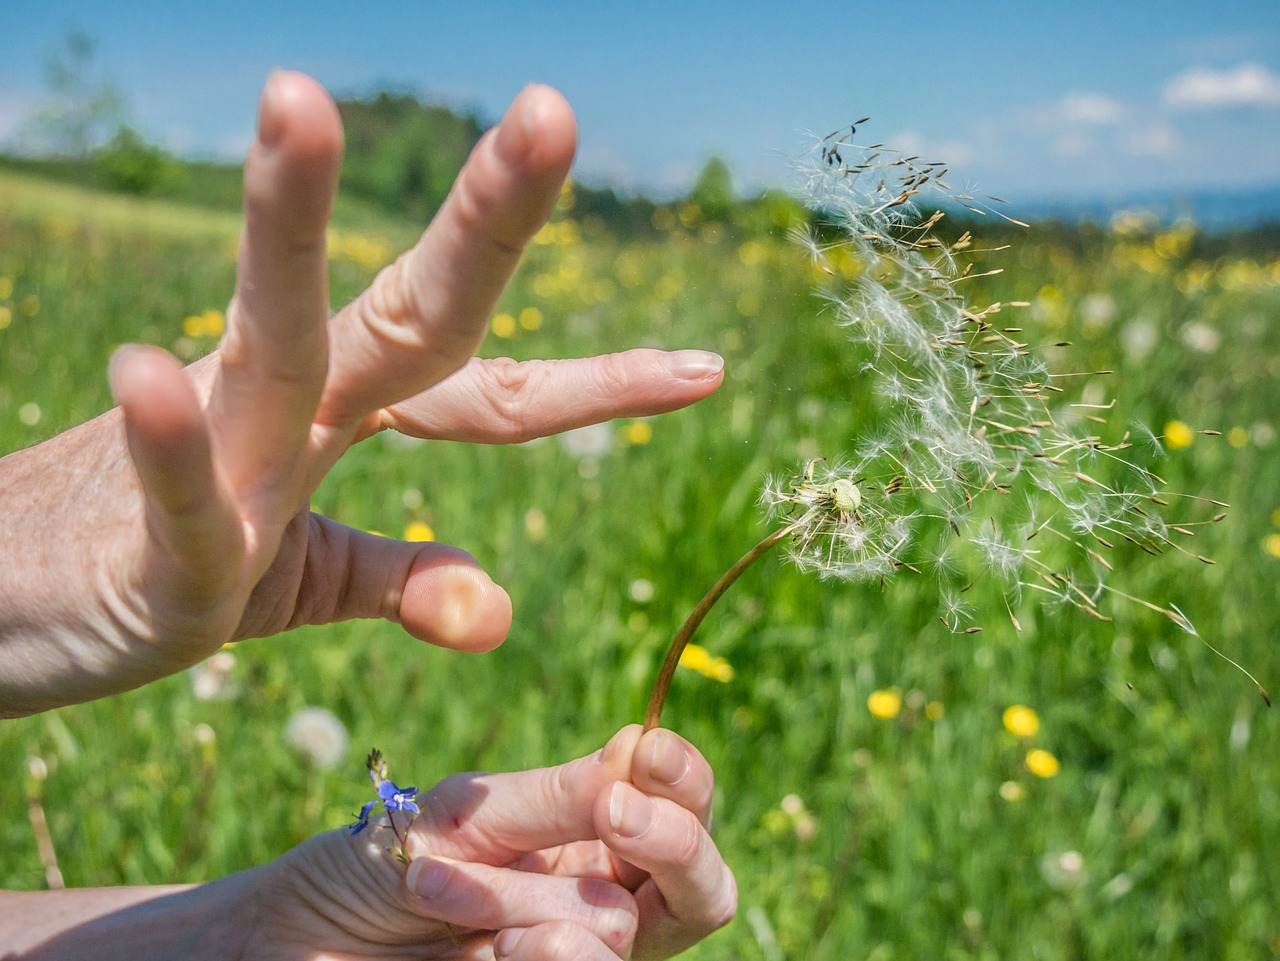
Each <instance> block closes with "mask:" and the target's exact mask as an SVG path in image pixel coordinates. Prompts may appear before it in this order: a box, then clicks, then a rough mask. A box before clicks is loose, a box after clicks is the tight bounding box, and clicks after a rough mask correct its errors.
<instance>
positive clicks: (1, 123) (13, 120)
mask: <svg viewBox="0 0 1280 961" xmlns="http://www.w3.org/2000/svg"><path fill="white" fill-rule="evenodd" d="M36 106H37V104H36V102H35V101H34V100H30V99H26V98H23V97H15V96H0V143H3V144H13V143H16V142H17V141H19V140H21V138H22V134H23V133H24V132H25V130H24V128H25V127H26V126H27V123H28V121H29V120H30V119H31V115H32V113H33V111H34V110H35V109H36Z"/></svg>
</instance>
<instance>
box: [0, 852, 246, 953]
mask: <svg viewBox="0 0 1280 961" xmlns="http://www.w3.org/2000/svg"><path fill="white" fill-rule="evenodd" d="M258 870H259V869H255V870H252V871H244V872H241V873H239V874H233V875H231V876H229V877H226V878H222V879H220V880H218V881H214V882H210V883H208V884H201V885H193V886H190V887H185V886H157V887H144V888H139V887H131V888H87V889H71V890H66V891H45V892H24V893H21V894H7V895H4V896H3V902H2V903H4V904H5V906H6V908H11V909H12V914H13V916H14V917H19V916H20V917H21V918H22V919H23V920H22V924H21V927H20V929H19V930H17V931H14V932H11V936H10V937H4V938H0V956H3V957H4V958H6V959H8V958H12V959H15V961H17V959H21V961H70V959H77V961H80V959H83V961H117V959H119V961H124V959H128V961H152V959H155V961H160V959H167V958H174V957H181V958H184V959H188V961H204V959H206V958H207V959H209V961H213V959H220V961H227V959H233V961H234V959H241V958H244V957H245V954H244V950H243V949H244V946H245V943H246V942H247V939H248V935H247V932H249V931H250V930H251V929H252V928H253V923H252V919H253V916H254V913H255V898H254V893H253V892H254V890H255V888H256V880H257V878H256V876H257V873H258ZM6 913H8V912H6Z"/></svg>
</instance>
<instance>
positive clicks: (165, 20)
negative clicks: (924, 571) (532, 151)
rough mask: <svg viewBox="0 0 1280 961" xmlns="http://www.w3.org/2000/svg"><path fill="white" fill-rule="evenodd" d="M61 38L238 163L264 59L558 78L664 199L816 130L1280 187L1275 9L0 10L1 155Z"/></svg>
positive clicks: (603, 160)
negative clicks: (701, 172)
mask: <svg viewBox="0 0 1280 961" xmlns="http://www.w3.org/2000/svg"><path fill="white" fill-rule="evenodd" d="M69 27H75V28H79V29H81V30H84V31H86V32H87V33H88V34H90V35H91V36H92V37H93V38H94V39H95V40H96V42H97V54H96V61H97V64H98V67H99V69H100V70H101V71H102V73H103V74H104V75H106V76H109V77H110V78H112V79H113V80H114V81H115V83H116V84H117V85H118V86H119V87H120V88H121V89H122V90H123V92H124V93H125V94H126V95H127V97H128V100H129V104H130V107H131V110H132V114H133V116H134V118H135V120H136V122H137V123H138V125H139V126H140V127H141V128H142V129H143V130H144V131H145V132H146V133H148V134H149V135H150V136H152V137H154V138H156V139H158V140H161V141H162V142H165V143H167V144H168V145H170V146H171V147H173V148H175V149H177V150H179V151H180V152H185V153H196V154H203V155H210V154H216V155H219V156H224V157H238V156H239V155H241V154H242V153H243V151H244V149H245V147H246V145H247V142H248V138H249V136H250V134H251V130H252V123H253V117H254V109H255V104H256V98H257V93H258V90H259V88H260V87H261V84H262V81H263V79H264V78H265V76H266V75H267V73H268V72H269V71H270V70H271V69H272V68H274V67H289V68H293V69H299V70H303V71H306V72H308V73H310V74H312V75H313V76H315V77H317V78H318V79H319V80H320V81H321V82H323V83H324V84H325V85H326V86H328V87H329V88H330V89H331V90H333V91H334V92H335V93H337V94H339V95H342V94H365V93H370V92H372V91H374V90H376V89H377V88H378V87H379V86H380V85H390V86H394V87H396V88H397V89H408V90H412V91H415V92H419V93H421V94H422V95H424V96H426V97H428V98H432V99H436V100H439V101H443V102H446V103H449V104H452V105H455V106H459V107H463V108H468V109H473V110H476V111H477V112H479V113H480V114H481V115H482V116H484V117H487V118H494V117H496V116H498V115H500V113H501V111H502V109H503V107H504V106H505V104H506V103H507V102H508V101H509V100H510V99H511V97H512V96H513V95H514V94H515V93H516V92H517V91H518V90H519V89H520V87H521V86H522V85H524V84H525V83H527V82H529V81H535V80H536V81H541V82H545V83H550V84H553V85H555V86H557V87H558V88H559V89H560V90H562V91H563V92H564V93H565V95H566V96H567V97H568V98H569V100H570V102H571V103H573V104H574V107H575V109H576V110H577V112H578V118H579V125H580V129H581V135H582V146H581V149H580V152H579V157H578V165H577V171H576V173H577V175H578V176H579V177H580V178H582V179H584V180H587V181H591V182H596V183H599V182H605V181H608V182H612V183H615V184H618V185H621V186H624V187H628V188H632V189H642V190H646V191H649V192H651V193H656V194H659V195H661V194H664V193H669V192H672V191H676V190H680V189H683V188H685V187H687V185H688V184H689V182H690V181H691V179H692V177H693V176H694V174H695V173H696V171H697V170H698V169H699V168H700V167H701V165H702V164H703V163H704V162H705V161H706V159H707V158H708V157H709V156H711V155H713V154H719V155H721V156H724V157H726V158H727V159H728V160H729V161H730V163H731V165H732V167H733V169H734V171H735V175H736V177H737V180H738V183H739V185H740V186H744V187H749V186H757V185H760V184H765V183H779V184H783V183H785V182H786V178H787V166H786V158H787V157H788V156H792V155H795V154H796V153H798V152H800V151H802V150H803V149H804V148H805V146H806V145H807V141H806V139H805V138H806V134H809V133H815V132H816V133H818V134H819V135H820V134H824V133H826V132H828V131H829V130H831V129H833V128H835V127H837V126H839V125H841V124H844V123H848V122H850V121H851V120H855V119H857V118H859V117H862V116H865V115H870V116H871V117H872V123H871V124H870V125H868V127H867V128H866V134H867V136H868V137H870V138H874V139H875V140H882V141H885V142H887V143H889V144H890V145H892V146H896V147H900V148H902V149H904V150H906V151H908V152H911V153H920V154H928V159H930V160H933V159H938V160H945V161H947V162H948V163H949V164H950V165H951V167H952V171H953V176H952V178H949V179H960V180H962V182H965V183H970V184H973V185H976V186H977V187H980V188H982V189H984V190H987V191H990V192H994V193H998V194H1001V195H1002V196H1009V197H1010V199H1013V200H1016V199H1017V198H1018V197H1020V196H1021V197H1024V198H1028V199H1030V198H1034V197H1040V196H1044V195H1084V196H1089V195H1099V194H1105V193H1110V192H1133V191H1138V190H1143V189H1148V188H1150V189H1159V190H1167V189H1180V190H1181V189H1197V188H1215V187H1249V186H1257V185H1264V184H1265V185H1275V184H1277V183H1280V2H1277V0H1219V2H1216V3H1213V4H1210V3H1205V2H1203V0H1197V2H1194V3H1193V2H1189V0H1165V2H1163V3H1161V4H1159V5H1154V4H1147V3H1138V2H1128V3H1126V2H1118V0H1105V2H1101V0H1075V2H1070V3H1068V2H1065V0H1063V2H1058V3H1040V2H1036V0H1021V2H1014V0H1002V2H982V0H971V2H968V3H964V4H959V3H941V2H935V0H915V2H908V3H903V4H891V3H879V4H874V5H872V4H863V3H858V2H856V0H842V2H828V3H814V2H808V0H796V2H778V3H762V2H749V0H739V2H733V3H731V2H708V3H696V2H693V0H684V2H674V0H670V2H669V0H646V2H644V3H635V2H633V3H626V4H613V3H608V2H601V0H594V2H556V0H542V2H536V3H535V2H528V0H523V2H502V3H485V2H483V0H472V2H468V3H437V2H417V3H411V2H404V0H365V2H362V3H359V4H356V3H342V4H339V3H319V2H313V3H301V2H295V0H285V2H278V3H271V2H269V0H257V2H253V3H249V2H225V3H218V2H216V0H213V2H210V3H207V4H177V3H174V2H173V0H166V2H164V3H161V2H151V0H146V2H128V0H120V2H115V3H101V2H93V3H88V2H83V0H81V2H76V0H41V2H40V3H33V2H26V3H20V2H10V3H5V4H2V5H0V36H3V37H4V38H5V48H6V52H5V56H4V57H3V58H2V59H0V142H3V141H8V142H12V141H13V138H14V137H16V136H19V135H20V132H21V129H22V123H23V119H24V118H25V117H27V116H28V115H29V114H30V111H31V109H32V107H33V106H34V105H36V104H38V103H39V102H40V100H41V98H42V97H44V96H45V86H44V67H43V65H44V62H45V60H46V58H47V57H48V56H49V55H50V54H51V53H53V52H55V51H57V50H58V49H59V46H60V44H61V42H62V37H63V35H64V33H65V31H66V30H67V28H69Z"/></svg>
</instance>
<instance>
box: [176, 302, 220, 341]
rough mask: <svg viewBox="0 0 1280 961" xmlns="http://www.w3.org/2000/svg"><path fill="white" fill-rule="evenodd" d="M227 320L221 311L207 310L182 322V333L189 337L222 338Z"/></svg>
mask: <svg viewBox="0 0 1280 961" xmlns="http://www.w3.org/2000/svg"><path fill="white" fill-rule="evenodd" d="M226 326H227V318H226V317H225V316H224V315H223V313H222V311H220V310H212V309H210V310H206V311H204V312H203V313H199V314H192V315H191V316H190V317H187V318H186V319H184V320H183V321H182V332H183V333H184V334H186V335H187V336H188V337H221V336H222V332H223V331H224V330H225V329H226Z"/></svg>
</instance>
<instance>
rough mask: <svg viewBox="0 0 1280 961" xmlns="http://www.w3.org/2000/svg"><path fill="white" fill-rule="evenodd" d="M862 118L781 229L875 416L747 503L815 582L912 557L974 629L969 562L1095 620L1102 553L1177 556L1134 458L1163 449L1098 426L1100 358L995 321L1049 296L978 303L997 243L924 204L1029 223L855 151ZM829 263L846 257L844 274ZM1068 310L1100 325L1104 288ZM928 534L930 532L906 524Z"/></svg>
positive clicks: (957, 618) (803, 177)
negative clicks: (1086, 361)
mask: <svg viewBox="0 0 1280 961" xmlns="http://www.w3.org/2000/svg"><path fill="white" fill-rule="evenodd" d="M860 125H861V124H860V123H859V124H857V125H854V126H853V127H845V128H841V129H840V130H838V131H836V132H835V133H834V134H832V135H830V136H828V137H826V138H821V139H818V140H817V141H816V143H815V146H814V149H813V150H812V152H811V153H809V154H808V155H807V156H805V157H804V158H802V159H801V160H800V161H799V162H798V163H797V174H798V180H799V183H800V185H801V190H802V191H803V193H804V195H805V197H806V199H807V201H808V203H809V205H810V206H811V208H812V209H813V210H815V211H819V212H820V213H819V214H818V215H817V216H816V217H815V219H814V221H813V224H812V225H811V226H809V227H807V228H803V229H797V230H794V231H792V237H793V239H794V240H795V242H796V243H797V244H798V245H799V246H800V247H801V249H802V250H803V251H804V252H805V253H806V254H807V255H808V257H809V258H810V259H811V260H812V261H813V262H814V263H815V264H816V265H817V266H818V267H819V268H820V270H819V273H821V274H822V275H823V276H824V277H826V278H827V282H826V283H825V284H824V286H823V287H822V289H821V296H822V298H823V299H824V301H825V308H826V312H827V313H828V314H829V315H830V316H831V317H833V318H834V321H835V323H836V325H837V326H838V327H840V328H841V329H842V330H844V331H845V332H846V334H847V336H848V338H849V342H850V344H851V347H852V349H853V350H855V351H857V352H859V354H860V355H861V356H860V357H859V358H858V360H859V361H860V364H859V366H860V369H861V370H862V372H863V375H864V377H865V378H866V379H868V380H870V382H871V385H872V388H873V390H872V393H873V394H874V398H875V399H874V401H873V403H874V405H875V409H874V410H873V411H872V412H870V413H871V414H872V416H869V417H868V418H867V419H868V421H870V422H871V423H873V424H875V425H876V426H875V427H873V428H871V430H870V431H869V432H868V433H867V434H866V435H863V436H859V437H854V438H850V441H849V445H848V453H847V454H846V455H845V456H843V457H839V458H836V457H833V458H832V459H831V460H829V461H814V460H811V461H809V462H808V463H806V464H805V465H804V467H803V468H802V469H801V470H800V471H799V472H798V473H796V474H794V475H793V476H791V477H774V478H771V479H770V480H769V481H768V482H767V483H766V484H765V488H764V491H763V492H762V495H761V504H762V506H763V508H764V509H765V510H766V512H767V513H769V515H770V516H771V517H772V518H774V519H775V520H781V521H783V522H784V523H786V524H788V525H790V526H791V528H792V530H793V536H792V539H791V543H790V548H789V550H790V555H791V558H792V559H793V560H794V562H795V563H796V564H797V565H798V566H800V567H801V568H802V569H803V570H807V571H813V572H816V573H817V574H818V575H819V576H820V577H823V578H834V579H846V580H865V579H871V578H887V577H889V576H891V575H893V574H895V573H898V572H899V571H900V570H901V569H902V568H903V567H909V568H910V569H911V570H912V571H918V570H920V569H921V568H922V567H923V568H927V569H928V570H930V572H931V573H932V574H933V576H934V577H935V578H936V580H937V582H938V585H939V589H940V593H941V616H942V618H943V621H944V622H945V623H947V624H948V626H949V627H950V628H951V629H952V630H965V629H968V630H972V629H973V628H972V627H971V626H970V625H971V624H972V620H971V615H970V612H969V610H968V607H967V605H966V604H965V603H964V601H963V599H962V594H963V591H962V590H961V589H960V588H959V586H958V585H959V584H962V583H965V582H968V584H972V582H973V580H974V576H973V573H974V572H972V571H970V570H968V568H969V567H971V566H973V565H977V566H978V567H979V568H980V569H981V571H985V572H987V573H988V574H989V575H990V576H991V577H992V579H994V580H997V581H1000V582H1002V584H1001V589H1002V590H1003V591H1004V598H1005V601H1006V603H1008V599H1009V597H1010V596H1014V597H1021V596H1022V595H1023V593H1024V592H1027V591H1032V590H1034V592H1035V593H1036V594H1037V595H1038V596H1039V597H1040V598H1041V599H1042V600H1043V601H1044V602H1045V603H1047V604H1048V605H1049V606H1051V607H1053V606H1065V605H1073V606H1076V607H1078V608H1081V609H1082V610H1085V611H1086V612H1087V613H1089V614H1092V615H1096V616H1099V617H1104V618H1105V615H1103V614H1101V613H1100V611H1099V607H1100V602H1101V601H1102V600H1105V599H1109V598H1111V597H1118V596H1123V595H1121V594H1120V593H1119V592H1117V591H1111V590H1110V589H1109V588H1108V586H1107V585H1106V583H1105V581H1104V578H1105V577H1106V576H1107V575H1108V574H1110V573H1112V572H1113V571H1114V570H1115V569H1116V565H1114V564H1112V563H1110V562H1108V561H1107V560H1106V555H1108V554H1109V553H1111V552H1113V551H1116V550H1121V549H1124V550H1128V549H1129V548H1130V547H1133V546H1136V547H1137V548H1138V549H1139V550H1140V551H1142V552H1145V553H1147V554H1152V555H1158V554H1163V553H1175V551H1173V550H1170V548H1171V547H1173V546H1175V544H1176V542H1175V540H1174V538H1177V537H1180V536H1182V535H1180V534H1178V533H1177V531H1178V529H1179V528H1178V527H1177V526H1176V525H1177V524H1181V523H1183V522H1182V521H1181V520H1177V521H1174V522H1172V524H1171V522H1170V521H1169V520H1167V519H1166V517H1165V516H1164V514H1163V513H1162V511H1161V510H1160V507H1161V506H1163V505H1165V504H1167V503H1168V501H1167V499H1166V498H1164V497H1163V496H1161V495H1160V493H1159V492H1160V490H1161V489H1162V488H1163V486H1164V485H1163V481H1161V480H1159V478H1158V477H1157V476H1156V474H1155V473H1153V472H1152V471H1151V470H1149V469H1148V468H1146V467H1145V466H1143V465H1144V463H1146V461H1144V460H1143V458H1144V457H1147V458H1152V457H1155V456H1158V455H1160V454H1161V453H1162V447H1161V442H1160V439H1158V438H1157V437H1156V436H1155V435H1154V434H1153V433H1152V432H1151V431H1149V430H1147V429H1146V428H1141V427H1137V426H1131V425H1125V426H1123V427H1122V426H1120V425H1114V424H1112V423H1111V422H1110V420H1109V417H1110V415H1111V413H1112V411H1113V409H1114V402H1109V401H1108V400H1107V398H1106V385H1105V383H1104V381H1105V380H1106V378H1105V377H1104V376H1102V375H1103V374H1105V373H1106V372H1100V371H1071V370H1069V369H1068V370H1066V371H1065V372H1058V371H1057V370H1056V367H1057V366H1058V364H1060V363H1069V360H1064V358H1066V356H1067V355H1064V354H1062V353H1061V352H1060V351H1057V350H1056V349H1053V348H1058V347H1065V346H1068V345H1066V344H1064V343H1057V342H1053V343H1048V344H1042V343H1037V340H1038V337H1037V335H1034V334H1024V333H1023V332H1022V328H1021V327H1019V326H1018V322H1017V321H1016V320H1013V321H1012V322H1010V321H1006V320H1005V314H1006V311H1013V310H1014V309H1015V308H1031V309H1030V310H1029V311H1028V313H1029V314H1030V315H1031V316H1032V318H1033V320H1034V317H1035V313H1036V310H1039V311H1040V313H1041V314H1043V318H1042V320H1043V322H1044V323H1045V324H1046V325H1048V326H1050V327H1052V326H1053V325H1055V324H1059V323H1061V322H1063V321H1064V319H1065V315H1066V314H1065V298H1064V296H1063V293H1062V291H1061V290H1059V289H1058V288H1056V287H1053V286H1045V287H1042V288H1040V289H1039V290H1038V291H1033V292H1030V296H1026V299H1024V300H1018V301H1014V302H1010V303H1007V304H1001V303H992V302H984V301H981V300H978V299H977V297H978V296H979V294H977V293H975V292H976V291H980V290H982V285H981V284H973V283H971V281H974V280H976V279H978V278H982V277H989V276H991V275H993V274H996V273H999V271H1000V268H999V267H998V265H996V266H993V263H992V262H988V261H984V259H983V257H984V256H985V255H986V254H989V253H993V252H994V251H993V250H990V249H987V248H988V244H987V243H984V242H981V240H980V238H977V237H974V236H973V234H972V233H971V232H970V231H968V230H965V231H963V232H962V233H959V234H958V235H957V234H956V233H955V232H948V231H947V228H944V227H939V226H938V225H939V224H942V223H944V220H945V217H944V214H943V213H942V212H939V211H940V210H941V209H942V208H943V206H944V205H945V204H946V203H950V204H951V205H952V206H953V207H954V206H956V205H958V206H960V207H962V208H967V210H968V211H969V212H970V213H972V214H973V215H975V216H977V217H981V218H990V219H991V221H994V220H996V219H1001V220H1003V221H1006V222H1008V223H1011V224H1014V225H1017V226H1026V225H1025V224H1022V223H1021V222H1020V221H1017V220H1016V219H1014V218H1013V217H1011V216H1009V215H1008V214H1007V213H1006V212H1004V211H1003V210H1002V209H1001V207H1002V206H1003V204H1004V202H1003V201H1001V200H999V199H998V198H989V199H984V198H983V197H982V195H981V194H979V193H977V192H976V191H973V190H972V189H968V188H966V189H964V190H963V191H961V192H955V191H952V189H951V187H950V186H948V184H947V182H946V181H944V180H943V179H942V178H943V175H944V174H945V173H946V170H945V168H944V167H943V166H942V165H941V164H936V163H929V162H927V161H924V160H922V159H920V158H918V157H909V156H904V155H903V154H902V153H900V152H898V151H895V150H893V149H891V148H888V147H884V146H882V145H874V146H869V147H864V146H861V145H859V142H858V140H859V138H858V131H857V127H858V126H860ZM988 222H990V221H988ZM947 223H949V221H948V222H947ZM974 229H975V230H976V229H977V228H974ZM995 249H996V250H998V249H1000V248H995ZM845 260H850V261H852V262H855V263H856V264H857V265H858V269H857V270H849V271H844V270H841V269H840V266H839V265H840V264H841V263H843V262H844V261H845ZM1082 309H1083V310H1084V311H1085V313H1086V315H1087V317H1086V320H1088V321H1089V322H1090V323H1092V324H1094V326H1095V327H1102V326H1106V325H1109V324H1111V323H1112V321H1113V319H1114V318H1113V315H1114V313H1115V305H1114V304H1111V303H1109V302H1107V301H1105V299H1104V298H1102V297H1094V298H1093V299H1090V300H1087V301H1086V303H1085V304H1084V306H1083V308H1082ZM1129 326H1130V328H1132V327H1133V324H1130V325H1129ZM1127 329H1128V328H1127ZM1130 346H1131V347H1132V346H1133V345H1130ZM1153 346H1154V345H1153ZM1171 423H1173V425H1174V429H1173V430H1172V431H1171V430H1170V428H1168V427H1166V428H1165V431H1164V433H1165V439H1166V441H1169V442H1170V443H1169V446H1171V447H1174V446H1176V445H1178V444H1179V443H1183V442H1185V439H1186V437H1188V436H1190V429H1189V428H1188V429H1186V430H1185V431H1184V430H1180V429H1179V428H1180V427H1181V426H1185V425H1181V422H1171ZM1009 494H1017V496H1015V497H1009V496H1007V495H1009ZM1192 502H1194V499H1193V501H1192ZM1183 503H1189V502H1187V501H1184V502H1183ZM925 529H936V531H937V534H935V535H932V536H929V537H921V536H920V534H921V531H922V530H925ZM1182 529H1183V530H1186V529H1187V528H1182ZM961 546H963V549H960V547H961ZM1178 550H1181V551H1182V552H1183V553H1187V551H1185V550H1183V549H1182V548H1181V547H1178ZM1131 553H1132V552H1131ZM967 587H968V585H966V587H965V588H964V589H965V590H967ZM1140 603H1146V602H1140ZM1156 607H1157V609H1158V610H1162V611H1166V612H1169V611H1170V610H1171V609H1170V608H1167V607H1165V606H1163V605H1156ZM1169 616H1170V617H1171V619H1173V620H1175V623H1178V617H1179V616H1180V615H1176V614H1174V613H1170V615H1169ZM1010 617H1011V618H1012V617H1013V615H1012V611H1010ZM1014 623H1015V624H1016V623H1017V622H1016V619H1014ZM1187 623H1189V622H1187Z"/></svg>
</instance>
